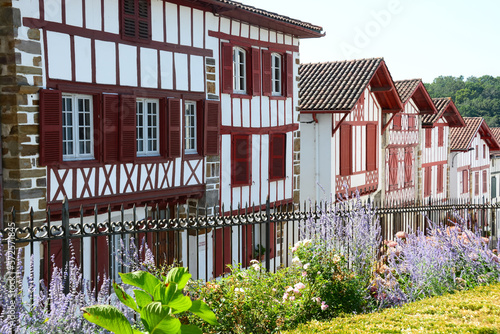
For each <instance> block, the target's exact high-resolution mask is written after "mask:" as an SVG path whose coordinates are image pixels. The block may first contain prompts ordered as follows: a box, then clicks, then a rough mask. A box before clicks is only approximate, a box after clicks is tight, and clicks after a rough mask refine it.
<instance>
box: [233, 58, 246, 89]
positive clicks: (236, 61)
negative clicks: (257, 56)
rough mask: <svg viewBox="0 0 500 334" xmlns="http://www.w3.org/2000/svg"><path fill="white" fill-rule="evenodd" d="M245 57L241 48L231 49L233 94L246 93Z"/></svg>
mask: <svg viewBox="0 0 500 334" xmlns="http://www.w3.org/2000/svg"><path fill="white" fill-rule="evenodd" d="M246 62H247V55H246V51H245V50H244V49H242V48H234V49H233V79H234V82H233V89H234V93H238V94H246V93H247V63H246Z"/></svg>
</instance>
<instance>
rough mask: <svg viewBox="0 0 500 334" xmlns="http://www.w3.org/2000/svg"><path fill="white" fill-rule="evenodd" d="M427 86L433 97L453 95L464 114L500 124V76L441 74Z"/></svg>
mask: <svg viewBox="0 0 500 334" xmlns="http://www.w3.org/2000/svg"><path fill="white" fill-rule="evenodd" d="M425 86H426V88H427V91H428V92H429V95H430V96H431V97H451V98H452V99H453V101H454V102H455V104H456V106H457V108H458V110H459V111H460V113H461V114H462V115H463V116H470V117H477V116H480V117H484V119H485V120H486V122H487V123H488V125H489V126H490V127H498V126H500V77H492V76H490V75H484V76H482V77H479V78H478V77H474V76H472V77H469V78H467V79H466V80H464V77H463V76H460V77H452V76H440V77H437V78H436V79H434V81H433V82H432V83H429V84H425Z"/></svg>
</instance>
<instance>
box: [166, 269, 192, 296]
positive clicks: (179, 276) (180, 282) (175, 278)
mask: <svg viewBox="0 0 500 334" xmlns="http://www.w3.org/2000/svg"><path fill="white" fill-rule="evenodd" d="M190 278H191V274H190V273H188V270H187V268H183V267H178V268H174V269H172V270H170V271H169V272H168V274H167V278H166V279H165V283H170V282H173V283H176V284H177V288H178V289H179V290H182V289H184V287H185V286H186V283H187V282H188V281H189V279H190Z"/></svg>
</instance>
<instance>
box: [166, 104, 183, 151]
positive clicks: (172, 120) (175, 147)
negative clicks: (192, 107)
mask: <svg viewBox="0 0 500 334" xmlns="http://www.w3.org/2000/svg"><path fill="white" fill-rule="evenodd" d="M168 120H169V122H168V143H169V147H168V155H169V157H170V158H177V157H180V156H181V133H182V131H181V101H180V100H179V99H168Z"/></svg>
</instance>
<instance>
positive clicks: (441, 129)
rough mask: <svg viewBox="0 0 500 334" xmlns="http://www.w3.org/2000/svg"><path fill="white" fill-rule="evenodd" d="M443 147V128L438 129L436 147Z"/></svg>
mask: <svg viewBox="0 0 500 334" xmlns="http://www.w3.org/2000/svg"><path fill="white" fill-rule="evenodd" d="M443 145H444V127H442V126H440V127H438V146H439V147H443Z"/></svg>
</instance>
